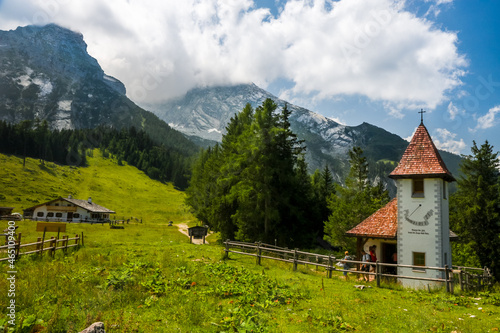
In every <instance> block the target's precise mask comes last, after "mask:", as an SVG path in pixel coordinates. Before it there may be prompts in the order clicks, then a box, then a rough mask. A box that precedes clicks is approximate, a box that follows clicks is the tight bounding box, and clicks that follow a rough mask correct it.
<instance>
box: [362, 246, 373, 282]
mask: <svg viewBox="0 0 500 333" xmlns="http://www.w3.org/2000/svg"><path fill="white" fill-rule="evenodd" d="M361 260H362V261H363V264H362V265H361V271H362V272H369V271H370V264H369V262H370V260H371V257H370V255H369V254H368V253H366V251H365V250H361ZM363 279H364V280H365V281H370V276H369V275H368V274H363Z"/></svg>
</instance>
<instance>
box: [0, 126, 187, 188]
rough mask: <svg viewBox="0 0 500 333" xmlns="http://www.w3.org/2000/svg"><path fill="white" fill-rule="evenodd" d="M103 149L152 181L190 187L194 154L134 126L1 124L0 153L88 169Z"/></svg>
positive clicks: (106, 154) (119, 161)
mask: <svg viewBox="0 0 500 333" xmlns="http://www.w3.org/2000/svg"><path fill="white" fill-rule="evenodd" d="M94 148H100V149H101V150H102V152H103V155H104V156H105V157H106V156H108V155H109V154H113V155H114V156H116V158H117V159H118V163H119V164H120V163H123V161H125V162H127V163H128V164H130V165H133V166H135V167H137V168H138V169H140V170H142V171H144V172H145V173H146V174H147V175H148V176H149V177H151V178H152V179H156V180H160V181H163V182H173V183H174V185H175V186H177V187H179V188H180V189H184V188H186V187H187V183H188V179H189V173H190V164H191V160H192V158H191V154H190V152H189V151H186V150H181V149H177V148H175V147H166V146H165V145H163V144H158V143H157V142H155V141H153V139H151V138H150V137H149V136H148V135H147V134H146V133H145V132H144V131H142V130H137V129H136V128H134V127H131V128H129V129H121V130H118V129H115V128H111V127H105V126H100V127H97V128H94V129H78V130H65V129H63V130H50V129H49V127H48V124H47V122H45V121H42V122H40V121H35V122H31V121H22V122H20V123H18V124H9V123H6V122H2V121H0V153H3V154H13V155H18V156H24V157H32V158H38V159H40V162H41V163H43V162H44V161H51V162H55V163H58V164H63V165H75V166H86V164H87V156H88V155H90V154H92V149H94Z"/></svg>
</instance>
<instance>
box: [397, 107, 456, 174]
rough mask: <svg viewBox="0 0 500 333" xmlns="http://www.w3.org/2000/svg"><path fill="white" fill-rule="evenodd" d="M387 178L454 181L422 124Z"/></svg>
mask: <svg viewBox="0 0 500 333" xmlns="http://www.w3.org/2000/svg"><path fill="white" fill-rule="evenodd" d="M423 112H425V111H423V110H422V111H421V112H419V113H421V114H423ZM422 121H423V117H422ZM389 177H391V178H393V179H398V178H423V177H425V178H443V179H445V180H447V181H454V180H455V178H454V177H453V175H452V174H451V172H450V171H449V170H448V168H447V167H446V165H445V164H444V161H443V159H442V158H441V155H439V152H438V150H437V148H436V146H435V145H434V143H433V142H432V139H431V137H430V135H429V132H427V128H425V126H424V124H423V123H421V124H420V125H419V126H418V128H417V130H416V131H415V134H414V135H413V138H412V139H411V142H410V144H409V145H408V148H406V151H405V152H404V154H403V157H401V161H399V164H398V166H397V167H396V168H395V169H394V171H392V172H391V174H390V175H389Z"/></svg>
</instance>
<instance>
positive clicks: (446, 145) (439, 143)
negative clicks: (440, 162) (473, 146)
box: [432, 128, 467, 154]
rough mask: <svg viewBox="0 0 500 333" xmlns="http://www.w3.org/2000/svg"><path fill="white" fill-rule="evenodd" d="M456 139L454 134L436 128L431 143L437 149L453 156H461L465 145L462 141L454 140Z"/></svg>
mask: <svg viewBox="0 0 500 333" xmlns="http://www.w3.org/2000/svg"><path fill="white" fill-rule="evenodd" d="M456 137H457V134H456V133H452V132H450V131H448V130H447V129H445V128H437V129H436V130H435V133H434V135H433V140H432V141H433V142H434V144H435V145H436V147H437V148H438V149H442V150H446V151H448V152H450V153H454V154H461V153H462V152H463V150H464V149H465V148H466V147H467V145H466V144H465V142H464V139H460V140H456V139H455V138H456Z"/></svg>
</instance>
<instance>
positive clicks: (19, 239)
mask: <svg viewBox="0 0 500 333" xmlns="http://www.w3.org/2000/svg"><path fill="white" fill-rule="evenodd" d="M21 236H22V234H21V233H19V235H18V236H17V242H16V259H17V257H19V251H20V250H21Z"/></svg>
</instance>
